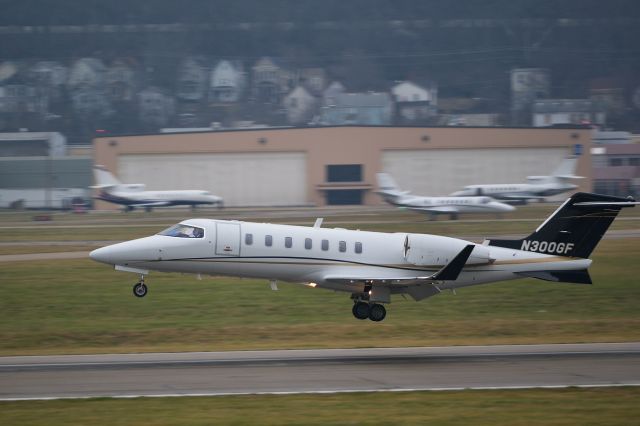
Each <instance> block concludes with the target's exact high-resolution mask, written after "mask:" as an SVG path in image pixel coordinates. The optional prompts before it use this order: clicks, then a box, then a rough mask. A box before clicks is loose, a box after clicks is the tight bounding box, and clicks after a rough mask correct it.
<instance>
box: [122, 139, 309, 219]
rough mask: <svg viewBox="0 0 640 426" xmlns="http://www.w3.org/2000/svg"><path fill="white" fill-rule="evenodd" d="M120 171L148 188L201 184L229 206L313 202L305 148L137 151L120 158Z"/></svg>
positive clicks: (124, 179)
mask: <svg viewBox="0 0 640 426" xmlns="http://www.w3.org/2000/svg"><path fill="white" fill-rule="evenodd" d="M118 175H119V176H118V177H119V178H120V180H121V181H122V182H125V183H144V184H146V185H147V188H146V189H147V190H169V189H201V190H204V191H210V192H211V193H213V194H215V195H219V196H221V197H222V198H224V204H225V206H276V205H284V206H286V205H302V204H307V203H308V200H307V167H306V155H305V154H304V153H301V152H278V153H271V152H268V153H221V154H144V155H140V154H135V155H123V156H120V157H119V158H118Z"/></svg>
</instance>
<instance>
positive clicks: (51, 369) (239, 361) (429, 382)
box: [0, 343, 640, 400]
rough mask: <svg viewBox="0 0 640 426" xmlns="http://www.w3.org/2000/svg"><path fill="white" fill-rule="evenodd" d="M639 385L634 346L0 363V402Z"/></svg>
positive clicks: (638, 352) (639, 355)
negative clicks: (91, 398) (90, 398)
mask: <svg viewBox="0 0 640 426" xmlns="http://www.w3.org/2000/svg"><path fill="white" fill-rule="evenodd" d="M567 386H586V387H591V386H640V343H608V344H607V343H605V344H567V345H518V346H458V347H433V348H383V349H323V350H280V351H246V352H189V353H149V354H107V355H68V356H24V357H0V400H23V399H26V400H29V399H56V398H89V397H137V396H196V395H235V394H290V393H291V394H293V393H333V392H353V391H367V392H373V391H410V390H447V389H450V390H459V389H497V388H499V389H503V388H506V389H513V388H529V387H542V388H546V387H549V388H555V387H567Z"/></svg>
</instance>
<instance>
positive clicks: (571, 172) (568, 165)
mask: <svg viewBox="0 0 640 426" xmlns="http://www.w3.org/2000/svg"><path fill="white" fill-rule="evenodd" d="M577 166H578V157H567V158H565V159H564V160H562V163H560V165H559V166H558V168H557V169H555V170H554V171H553V173H552V176H554V177H559V178H565V179H570V178H572V177H578V176H576V167H577Z"/></svg>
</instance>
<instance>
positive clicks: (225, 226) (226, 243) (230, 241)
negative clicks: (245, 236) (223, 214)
mask: <svg viewBox="0 0 640 426" xmlns="http://www.w3.org/2000/svg"><path fill="white" fill-rule="evenodd" d="M216 254H217V255H220V256H240V224H239V223H226V222H216Z"/></svg>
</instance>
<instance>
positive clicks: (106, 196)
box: [92, 165, 223, 211]
mask: <svg viewBox="0 0 640 426" xmlns="http://www.w3.org/2000/svg"><path fill="white" fill-rule="evenodd" d="M93 175H94V177H95V180H96V185H95V186H92V188H95V189H99V190H100V194H99V195H98V196H97V197H96V198H97V199H98V200H103V201H108V202H110V203H115V204H122V205H123V206H124V208H125V210H126V211H131V210H134V209H135V208H136V207H141V208H142V207H144V208H145V209H146V210H147V211H151V209H152V208H153V207H168V206H191V207H196V206H199V205H203V204H215V205H218V207H222V204H223V202H222V198H220V197H218V196H216V195H212V194H211V193H210V192H208V191H201V190H197V189H183V190H171V191H145V185H144V184H142V183H134V184H126V183H121V182H120V181H119V180H118V179H116V177H115V176H113V175H112V174H111V172H109V171H108V170H107V169H106V168H105V167H104V166H100V165H96V166H94V167H93Z"/></svg>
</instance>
